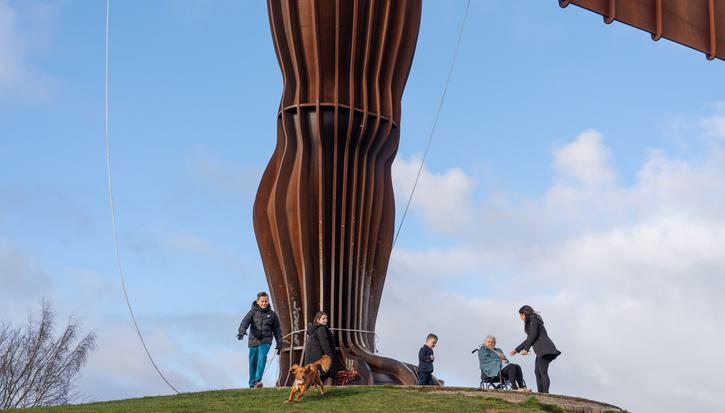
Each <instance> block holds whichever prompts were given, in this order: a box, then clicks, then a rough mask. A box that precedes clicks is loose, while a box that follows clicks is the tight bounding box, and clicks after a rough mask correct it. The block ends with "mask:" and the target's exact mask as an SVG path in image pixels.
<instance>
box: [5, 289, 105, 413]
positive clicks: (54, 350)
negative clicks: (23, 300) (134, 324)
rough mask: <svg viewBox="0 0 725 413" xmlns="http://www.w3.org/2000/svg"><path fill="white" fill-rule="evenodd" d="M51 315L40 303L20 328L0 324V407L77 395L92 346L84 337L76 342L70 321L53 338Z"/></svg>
mask: <svg viewBox="0 0 725 413" xmlns="http://www.w3.org/2000/svg"><path fill="white" fill-rule="evenodd" d="M54 330H55V313H54V312H53V309H52V307H51V305H50V304H49V303H48V302H46V301H43V302H42V308H41V312H40V318H39V319H38V320H37V321H34V320H33V318H32V316H29V317H28V323H27V325H26V326H25V327H24V328H21V327H13V326H12V325H11V324H10V323H1V324H0V409H9V408H22V407H38V406H50V405H56V404H65V403H68V402H70V401H72V400H73V399H74V398H75V397H76V396H77V393H76V386H75V381H76V378H77V377H78V374H79V372H80V369H81V368H82V367H83V365H84V364H85V362H86V360H87V358H88V355H89V354H90V353H91V352H92V351H93V350H94V349H95V347H96V336H95V334H94V333H89V334H87V335H86V336H84V337H82V338H80V339H79V340H77V338H78V337H79V334H80V325H79V324H78V322H77V321H76V320H75V319H73V318H71V319H70V320H69V321H68V324H67V326H66V327H65V329H64V331H63V333H62V334H61V335H60V336H58V337H57V338H55V337H54Z"/></svg>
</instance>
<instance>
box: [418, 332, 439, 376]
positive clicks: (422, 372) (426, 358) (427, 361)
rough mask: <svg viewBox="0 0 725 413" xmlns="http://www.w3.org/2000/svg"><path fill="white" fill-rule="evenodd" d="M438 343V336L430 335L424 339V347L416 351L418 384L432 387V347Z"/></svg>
mask: <svg viewBox="0 0 725 413" xmlns="http://www.w3.org/2000/svg"><path fill="white" fill-rule="evenodd" d="M437 343H438V336H437V335H435V334H433V333H431V334H428V337H426V338H425V345H424V346H423V347H421V348H420V351H418V384H419V385H421V386H433V385H435V383H434V382H433V360H435V355H434V354H433V347H435V346H436V344H437Z"/></svg>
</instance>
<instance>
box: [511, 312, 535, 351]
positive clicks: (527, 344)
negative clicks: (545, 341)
mask: <svg viewBox="0 0 725 413" xmlns="http://www.w3.org/2000/svg"><path fill="white" fill-rule="evenodd" d="M537 338H539V321H538V320H534V321H533V322H532V323H531V326H529V334H528V336H526V340H524V342H523V343H521V344H519V346H518V347H516V352H517V353H519V352H521V350H526V351H527V352H528V351H529V350H530V349H531V346H533V345H534V342H535V341H536V339H537Z"/></svg>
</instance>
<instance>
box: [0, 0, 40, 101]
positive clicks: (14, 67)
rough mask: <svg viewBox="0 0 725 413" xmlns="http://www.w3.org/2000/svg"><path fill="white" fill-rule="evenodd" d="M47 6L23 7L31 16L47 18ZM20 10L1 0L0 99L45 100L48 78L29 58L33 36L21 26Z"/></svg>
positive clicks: (5, 0)
mask: <svg viewBox="0 0 725 413" xmlns="http://www.w3.org/2000/svg"><path fill="white" fill-rule="evenodd" d="M48 9H49V7H45V6H37V7H26V8H25V9H23V11H26V12H27V13H28V17H30V18H31V19H33V18H35V19H47V18H49V17H51V14H50V13H48V12H47V10H48ZM19 10H20V9H19V8H14V7H12V6H11V5H10V4H9V2H8V1H7V0H0V99H3V98H6V99H7V98H19V99H21V100H43V99H46V98H47V97H48V95H49V89H48V78H47V76H46V75H43V74H41V73H39V72H38V71H37V70H36V69H35V68H34V67H33V65H32V64H31V63H30V62H29V60H28V51H29V49H30V41H31V36H30V35H28V34H27V33H24V32H22V31H21V30H20V29H19V27H18V20H19V18H20V17H21V16H20V14H19ZM45 23H47V21H46V22H45ZM45 26H46V27H47V26H48V24H45Z"/></svg>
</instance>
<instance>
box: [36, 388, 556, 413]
mask: <svg viewBox="0 0 725 413" xmlns="http://www.w3.org/2000/svg"><path fill="white" fill-rule="evenodd" d="M288 395H289V390H286V389H253V390H248V389H245V390H222V391H209V392H202V393H184V394H181V395H178V396H163V397H144V398H141V399H128V400H118V401H110V402H103V403H90V404H81V405H69V406H58V407H52V408H37V409H26V410H22V411H23V412H49V413H66V412H67V413H81V412H104V413H105V412H109V413H110V412H265V413H267V412H385V413H390V412H484V413H494V412H495V413H533V412H557V413H558V412H563V410H561V409H560V408H559V407H557V406H554V405H547V404H542V403H540V402H539V401H537V400H536V399H534V398H533V397H532V398H529V399H528V400H526V401H525V402H523V403H510V402H507V401H504V400H500V399H494V398H486V397H471V396H467V395H465V394H463V393H462V392H460V393H436V392H432V391H421V390H419V389H416V388H415V387H394V386H348V387H335V388H330V389H329V390H328V391H327V392H326V393H325V395H324V396H320V394H319V393H318V392H317V391H315V390H313V391H312V392H311V393H310V392H308V393H307V394H305V397H304V398H303V399H302V402H300V403H293V404H284V403H283V402H284V401H285V400H287V396H288Z"/></svg>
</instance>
